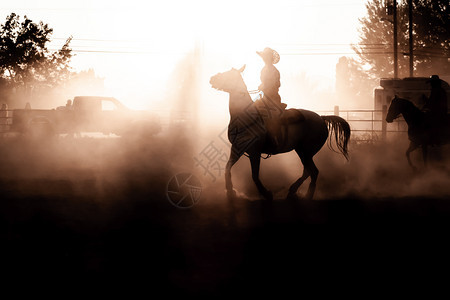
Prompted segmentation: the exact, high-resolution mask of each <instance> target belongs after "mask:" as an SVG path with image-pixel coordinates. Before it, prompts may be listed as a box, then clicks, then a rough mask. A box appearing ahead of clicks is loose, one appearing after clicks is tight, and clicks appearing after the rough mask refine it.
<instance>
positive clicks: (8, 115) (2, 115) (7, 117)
mask: <svg viewBox="0 0 450 300" xmlns="http://www.w3.org/2000/svg"><path fill="white" fill-rule="evenodd" d="M12 118H13V111H12V110H8V109H7V110H5V109H1V110H0V133H5V132H8V131H9V130H10V128H11V124H12Z"/></svg>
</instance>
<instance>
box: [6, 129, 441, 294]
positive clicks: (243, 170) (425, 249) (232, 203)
mask: <svg viewBox="0 0 450 300" xmlns="http://www.w3.org/2000/svg"><path fill="white" fill-rule="evenodd" d="M350 146H351V147H350V151H351V152H350V160H349V161H348V162H347V161H345V159H344V158H343V157H342V156H340V155H339V154H336V153H333V152H332V151H330V150H329V149H328V148H326V147H324V148H323V149H322V151H321V152H320V153H319V154H318V155H317V156H316V163H317V166H318V168H319V171H320V174H319V181H318V186H317V193H316V197H315V199H313V200H310V201H307V200H305V199H303V198H302V195H303V194H304V193H305V191H306V188H307V184H308V182H306V183H305V186H304V187H302V189H301V190H300V191H299V197H298V198H297V199H285V194H286V192H287V188H288V187H289V184H290V183H292V182H293V181H294V180H295V179H296V178H297V177H298V176H300V174H301V171H302V167H301V166H300V163H299V160H298V158H296V157H295V155H294V154H292V153H290V154H283V155H280V156H279V157H272V158H270V159H268V160H264V161H263V162H262V166H261V168H262V169H261V178H262V180H263V182H264V183H266V185H267V186H268V187H269V188H270V189H271V190H273V191H274V194H275V199H274V200H273V201H271V202H269V201H265V200H263V199H261V198H260V197H259V196H258V195H257V193H256V190H255V188H254V186H253V183H252V181H251V176H250V170H249V169H250V165H249V162H248V159H246V158H242V160H241V161H239V162H238V164H237V165H236V166H235V168H234V169H233V180H234V183H235V187H236V189H237V190H238V191H239V193H238V197H237V198H236V199H232V200H229V199H227V198H226V194H225V191H224V182H223V178H218V179H217V180H216V181H212V180H211V178H208V177H207V176H206V175H204V173H203V170H201V169H199V168H198V165H196V163H195V160H194V159H193V158H194V157H196V155H197V154H198V153H199V150H198V149H200V150H201V148H202V147H203V145H199V146H198V147H197V148H196V147H194V146H192V143H191V142H190V141H187V140H183V139H182V138H181V137H180V136H155V137H151V138H149V137H145V138H143V137H132V138H104V139H101V138H89V137H82V138H69V137H60V138H58V139H56V140H51V141H40V142H39V143H36V141H27V140H23V139H20V138H17V137H12V138H3V139H1V140H0V192H1V201H0V224H1V225H0V228H1V230H0V237H1V242H2V243H1V245H2V247H1V254H2V255H1V270H2V273H3V275H4V276H3V277H4V278H6V279H4V280H2V285H3V287H4V288H6V289H10V290H12V291H13V292H14V293H15V295H17V296H19V295H20V294H22V293H32V294H33V295H37V294H42V295H50V294H52V293H53V294H56V295H60V296H62V297H65V296H71V295H78V296H94V295H95V296H107V295H108V296H109V295H116V296H117V295H126V296H132V295H135V294H136V295H141V296H156V295H161V293H162V295H164V297H167V296H175V297H176V296H205V297H216V298H217V297H219V298H230V297H236V296H250V297H252V298H256V297H260V296H276V297H277V298H281V297H283V296H285V295H291V296H292V297H301V296H306V295H308V294H310V293H313V295H315V296H316V297H318V296H321V295H323V294H325V293H330V292H331V293H333V294H334V295H344V296H349V295H354V296H365V295H378V296H385V295H386V294H389V295H394V293H395V294H396V295H405V293H406V292H410V293H411V292H412V293H416V291H417V292H419V291H420V290H423V289H424V286H425V284H426V283H431V284H432V286H433V290H436V289H437V288H440V287H441V288H445V286H447V285H448V267H449V258H448V257H449V253H450V252H449V250H450V249H449V248H450V247H449V245H448V239H449V235H448V232H449V229H450V199H449V195H450V185H449V183H450V181H449V178H450V171H449V164H448V157H446V154H447V153H448V151H447V149H446V148H443V149H432V150H431V151H430V152H431V156H432V159H431V161H430V166H429V167H428V169H427V170H422V169H421V170H422V171H420V172H417V173H413V172H412V171H411V170H410V169H409V167H408V166H407V163H406V159H405V157H404V151H405V150H406V141H405V140H400V141H398V140H397V141H394V142H389V143H381V142H380V143H377V144H355V143H352V144H351V145H350ZM419 158H420V153H417V154H415V155H414V160H415V162H417V164H418V166H420V160H419ZM181 171H184V172H186V171H187V172H191V173H192V174H193V175H194V176H196V177H197V178H198V179H199V180H200V182H201V195H200V196H199V197H198V202H196V203H195V205H193V206H192V207H189V208H179V207H176V206H175V205H173V203H171V202H170V201H169V200H170V199H169V198H170V197H169V196H168V188H169V186H168V182H169V181H170V180H171V179H172V178H173V176H174V175H175V174H177V173H179V172H181ZM388 291H389V292H388ZM428 291H429V290H428Z"/></svg>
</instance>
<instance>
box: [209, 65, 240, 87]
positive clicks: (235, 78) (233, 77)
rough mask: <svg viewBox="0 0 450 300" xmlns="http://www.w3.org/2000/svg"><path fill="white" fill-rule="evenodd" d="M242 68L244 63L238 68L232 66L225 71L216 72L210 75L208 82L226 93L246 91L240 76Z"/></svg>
mask: <svg viewBox="0 0 450 300" xmlns="http://www.w3.org/2000/svg"><path fill="white" fill-rule="evenodd" d="M244 69H245V65H244V66H242V68H240V69H235V68H232V69H231V70H229V71H227V72H223V73H218V74H216V75H214V76H212V77H211V79H210V80H209V83H210V84H211V86H212V87H213V88H215V89H217V90H220V91H224V92H227V93H233V92H247V86H246V85H245V83H244V80H243V79H242V76H241V73H242V72H243V71H244Z"/></svg>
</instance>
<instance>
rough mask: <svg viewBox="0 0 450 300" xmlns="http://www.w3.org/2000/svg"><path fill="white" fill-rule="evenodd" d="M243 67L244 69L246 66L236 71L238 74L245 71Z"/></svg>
mask: <svg viewBox="0 0 450 300" xmlns="http://www.w3.org/2000/svg"><path fill="white" fill-rule="evenodd" d="M245 67H246V65H243V66H242V67H241V68H240V69H239V70H238V71H239V73H242V72H244V70H245Z"/></svg>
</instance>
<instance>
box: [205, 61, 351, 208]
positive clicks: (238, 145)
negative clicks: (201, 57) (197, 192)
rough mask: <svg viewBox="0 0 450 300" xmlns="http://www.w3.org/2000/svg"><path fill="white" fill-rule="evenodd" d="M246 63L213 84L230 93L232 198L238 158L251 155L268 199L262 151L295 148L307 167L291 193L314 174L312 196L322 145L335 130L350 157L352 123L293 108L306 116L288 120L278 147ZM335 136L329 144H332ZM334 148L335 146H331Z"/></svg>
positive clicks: (215, 78) (228, 174) (256, 179)
mask: <svg viewBox="0 0 450 300" xmlns="http://www.w3.org/2000/svg"><path fill="white" fill-rule="evenodd" d="M244 68H245V65H244V66H243V67H242V68H241V69H239V70H237V69H234V68H233V69H231V70H230V71H227V72H224V73H218V74H216V75H214V76H212V77H211V80H210V83H211V86H212V87H213V88H215V89H218V90H221V91H225V92H227V93H229V94H230V98H229V111H230V122H229V124H228V139H229V141H230V142H231V153H230V158H229V160H228V163H227V165H226V169H225V185H226V189H227V194H228V196H229V197H233V196H235V194H236V193H235V191H234V190H233V184H232V182H231V168H232V166H233V165H234V164H235V163H236V162H237V161H238V159H239V158H240V157H241V156H242V155H244V154H247V155H248V157H249V158H250V162H251V168H252V178H253V181H254V182H255V184H256V187H257V188H258V191H259V192H260V193H261V194H262V195H263V196H264V197H265V198H266V199H272V197H273V196H272V193H271V192H270V191H268V190H267V189H266V188H265V187H264V186H263V184H262V183H261V181H260V179H259V167H260V159H261V154H270V155H272V154H278V153H285V152H290V151H292V150H295V151H296V152H297V154H298V156H299V157H300V159H301V161H302V163H303V166H304V170H303V174H302V176H301V177H300V178H299V179H298V180H297V181H295V182H294V183H293V184H292V185H291V187H290V188H289V194H288V197H289V196H294V195H296V192H297V190H298V188H299V187H300V185H301V184H302V183H303V182H304V181H305V180H306V179H307V178H308V177H310V176H311V182H310V185H309V188H308V192H307V195H306V197H307V198H308V199H311V198H312V197H313V195H314V192H315V188H316V180H317V176H318V174H319V170H318V169H317V167H316V165H315V164H314V161H313V156H314V155H315V154H316V153H317V152H318V151H319V150H320V149H321V148H322V146H323V145H324V144H325V142H326V141H327V139H328V134H329V131H330V132H334V136H335V141H336V145H337V147H338V149H339V150H340V152H341V153H342V154H343V155H344V156H345V158H346V159H348V152H347V145H348V141H349V139H350V126H349V124H348V123H347V122H346V121H345V120H344V119H343V118H341V117H339V116H319V115H318V114H316V113H315V112H312V111H308V110H303V109H299V110H297V109H290V110H287V111H290V112H292V113H294V115H295V114H297V115H303V118H302V121H300V122H294V123H290V124H289V123H288V124H286V125H283V126H287V128H286V127H283V128H284V130H285V131H284V132H285V138H284V139H283V140H284V143H283V144H282V145H280V147H278V149H277V148H275V147H274V144H273V143H272V142H271V139H270V138H269V137H268V133H267V130H266V128H265V125H264V120H263V119H262V117H261V114H260V113H259V111H258V110H257V109H256V107H255V105H254V104H255V102H253V100H252V99H251V97H250V95H249V93H248V91H247V86H246V85H245V83H244V80H243V79H242V76H241V72H242V71H243V70H244ZM331 142H332V141H331V138H330V140H329V146H330V147H331ZM331 148H332V147H331Z"/></svg>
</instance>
